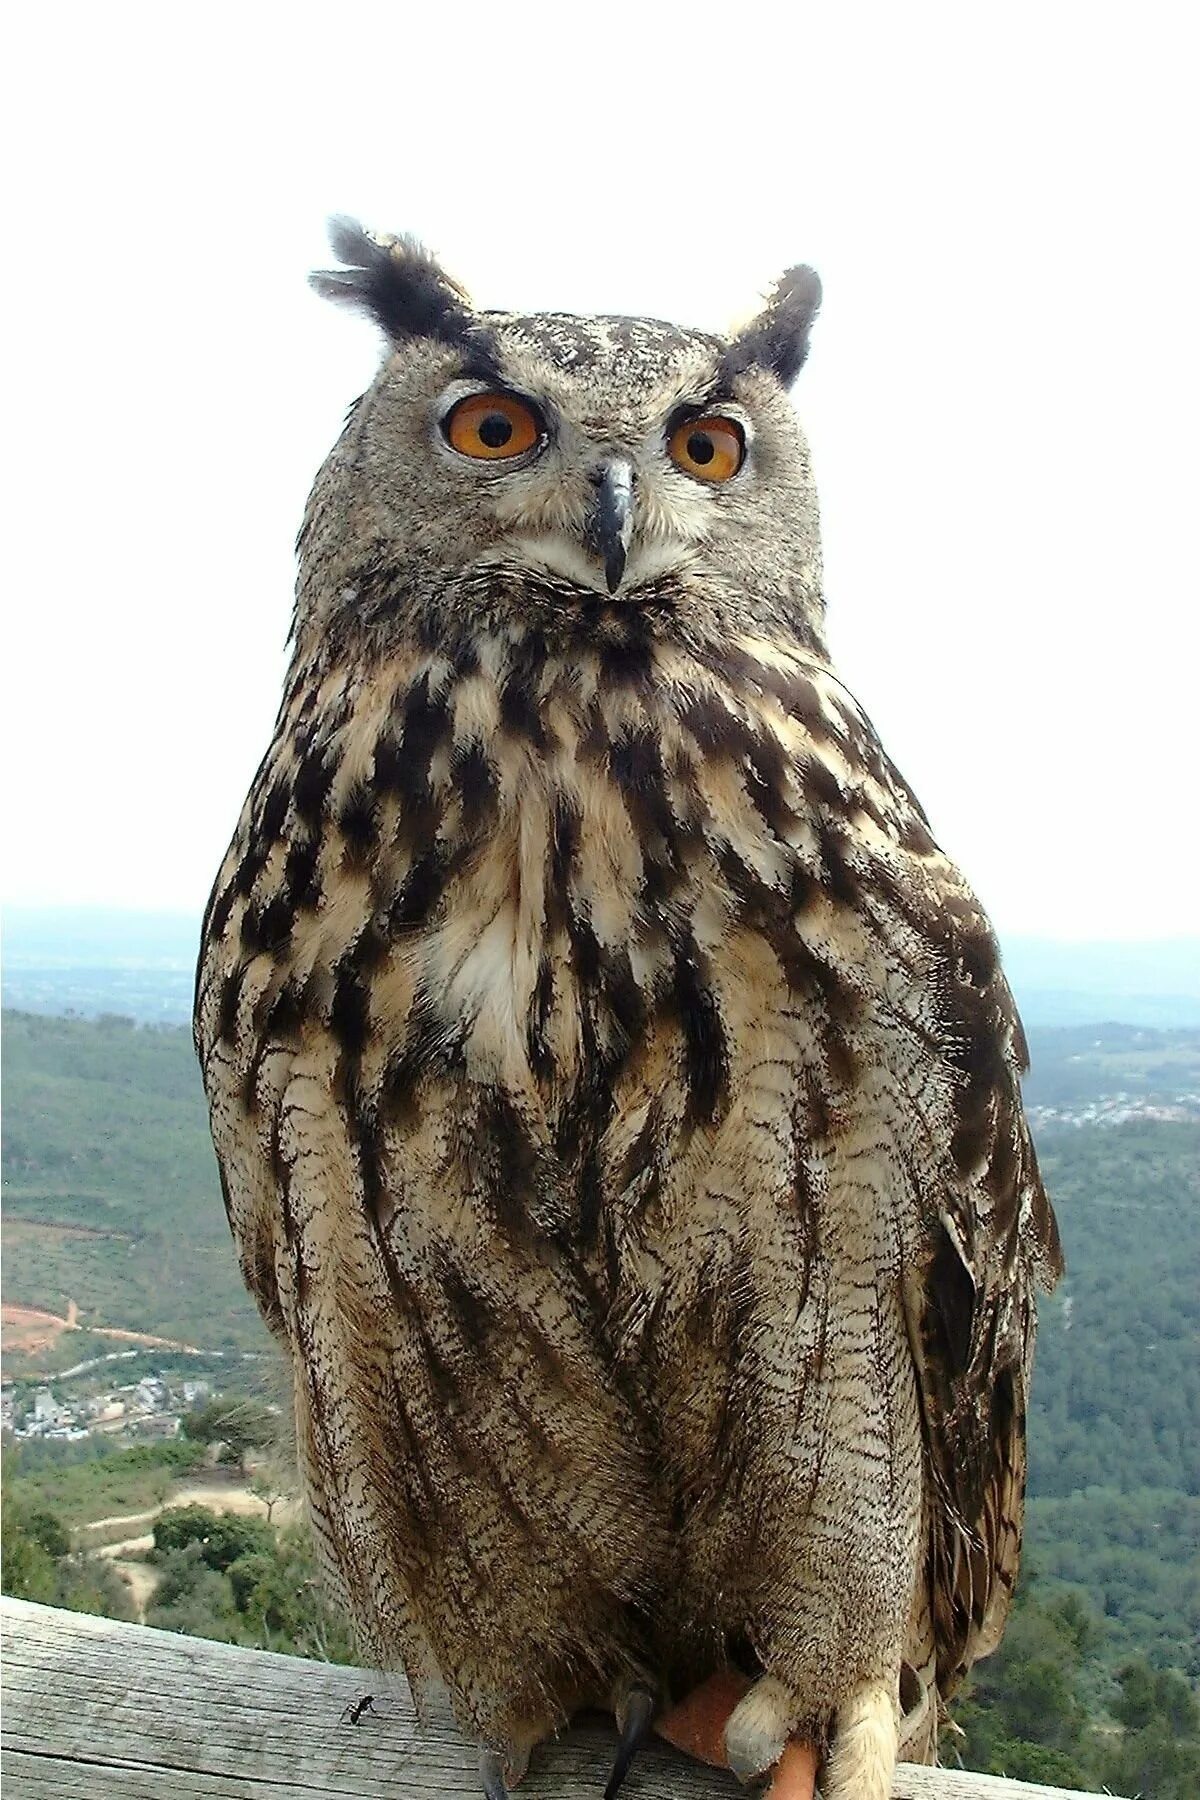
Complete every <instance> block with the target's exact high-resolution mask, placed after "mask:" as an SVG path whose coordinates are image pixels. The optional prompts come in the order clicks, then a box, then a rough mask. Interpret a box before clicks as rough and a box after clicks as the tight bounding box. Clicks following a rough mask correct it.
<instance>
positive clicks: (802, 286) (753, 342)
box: [725, 263, 821, 387]
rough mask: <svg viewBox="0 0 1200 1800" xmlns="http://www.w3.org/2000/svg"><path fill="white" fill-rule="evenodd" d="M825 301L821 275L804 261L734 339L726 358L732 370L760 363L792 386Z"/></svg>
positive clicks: (782, 280)
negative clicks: (819, 310) (822, 300)
mask: <svg viewBox="0 0 1200 1800" xmlns="http://www.w3.org/2000/svg"><path fill="white" fill-rule="evenodd" d="M820 304H821V278H820V276H819V275H818V274H817V272H816V270H815V269H810V268H808V267H807V266H806V265H805V264H803V263H800V264H798V265H797V267H796V268H794V269H788V270H786V271H785V273H784V274H782V275H781V276H780V277H779V280H778V281H777V282H776V283H775V286H774V288H773V289H772V291H771V294H770V297H769V298H768V300H767V304H766V306H765V307H764V308H763V310H762V312H760V313H759V315H758V317H757V318H755V319H752V320H751V321H750V323H749V325H747V326H745V327H744V328H743V329H742V330H741V331H739V333H738V334H737V336H736V337H735V338H734V340H733V342H732V344H731V345H730V347H729V354H728V355H727V357H726V359H725V366H726V368H727V369H728V371H729V372H730V373H736V372H738V371H739V370H741V369H746V368H749V367H750V366H751V365H752V364H755V363H757V364H758V365H759V367H761V368H767V369H770V370H771V371H772V372H773V374H775V375H777V376H778V378H779V380H780V381H781V382H782V383H783V385H784V387H790V386H791V385H792V383H793V381H795V379H796V377H797V375H798V374H799V373H800V371H801V369H802V368H803V367H804V361H805V358H806V357H807V355H808V337H809V333H810V331H811V330H812V323H813V320H814V319H815V318H816V316H817V309H818V307H819V306H820Z"/></svg>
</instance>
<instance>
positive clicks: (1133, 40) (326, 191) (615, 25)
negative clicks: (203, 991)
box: [3, 0, 1200, 937]
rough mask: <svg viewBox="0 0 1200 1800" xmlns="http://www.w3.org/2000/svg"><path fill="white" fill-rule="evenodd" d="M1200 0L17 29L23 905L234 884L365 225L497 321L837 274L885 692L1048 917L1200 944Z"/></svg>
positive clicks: (847, 605)
mask: <svg viewBox="0 0 1200 1800" xmlns="http://www.w3.org/2000/svg"><path fill="white" fill-rule="evenodd" d="M1188 20H1189V9H1187V8H1186V7H1184V6H1182V5H1180V4H1178V3H1174V4H1170V5H1165V4H1153V3H1146V0H1142V4H1139V5H1138V6H1137V7H1133V6H1130V5H1127V6H1123V7H1116V6H1104V5H1099V6H1097V5H1091V4H1086V5H1085V4H1083V0H1079V3H1077V4H1062V3H1058V4H1055V3H1053V0H1040V4H1036V5H1030V4H1025V3H1023V0H1022V3H1020V4H1008V5H1005V6H1003V7H994V6H993V7H987V8H985V7H982V6H965V5H963V4H961V0H959V3H958V4H954V5H921V4H919V3H917V4H911V5H905V6H895V5H882V4H881V5H875V6H867V5H853V4H846V3H843V4H828V5H822V6H813V7H809V6H803V5H800V6H796V5H794V4H790V5H786V6H785V5H783V4H776V5H773V6H770V7H765V6H760V5H754V4H744V3H743V4H739V5H738V6H736V7H733V8H720V9H717V8H713V7H706V6H703V5H700V4H696V5H693V6H690V7H683V6H665V5H658V4H655V0H641V3H640V4H638V5H595V4H593V5H588V6H574V5H571V4H569V3H568V0H558V3H557V4H554V5H542V4H530V3H529V0H506V3H504V4H498V3H497V4H492V5H489V6H480V5H478V4H472V3H471V0H459V3H458V4H456V5H454V6H443V7H431V8H421V9H420V10H419V13H418V10H417V9H415V8H408V7H405V6H404V5H403V4H397V3H396V0H392V4H389V5H386V6H368V5H351V4H341V5H339V6H337V7H333V6H329V5H327V4H326V5H322V6H321V7H319V8H309V7H307V6H305V5H304V4H299V5H290V6H288V7H283V6H278V7H267V6H262V5H257V6H256V5H252V4H248V3H246V0H243V4H240V5H236V6H230V5H226V4H209V5H206V6H204V7H202V8H201V7H193V8H187V9H184V8H182V7H167V6H163V5H162V4H161V3H159V4H155V5H128V4H126V5H122V4H120V3H119V0H109V4H106V5H104V6H102V7H99V6H84V5H82V4H74V5H67V6H60V7H56V8H48V7H46V8H34V7H26V8H23V9H21V13H20V15H19V16H18V15H14V16H13V17H12V19H11V20H10V25H9V32H8V61H9V64H10V75H9V87H10V92H9V94H8V96H7V98H6V101H5V112H6V119H5V123H4V127H3V129H4V131H5V133H6V135H7V136H8V138H9V140H10V141H9V142H8V144H7V147H6V155H5V167H6V169H7V170H8V172H9V174H10V178H11V183H10V185H11V187H12V189H13V190H14V191H13V192H12V195H11V197H10V199H9V200H8V203H7V206H6V214H7V222H8V243H9V249H10V253H11V261H10V269H9V271H8V274H7V278H6V280H5V284H4V293H5V298H6V302H7V312H8V321H9V322H8V325H7V327H6V331H5V345H6V349H7V351H8V353H9V368H8V371H7V374H6V376H5V384H4V393H5V398H6V402H7V404H6V406H5V413H6V416H7V430H6V433H5V437H6V440H7V442H6V446H5V455H6V461H7V462H8V464H9V468H8V473H7V479H6V496H7V498H8V501H9V509H8V522H7V533H6V537H7V546H6V547H7V558H6V560H7V565H8V581H7V583H6V588H7V593H6V599H5V613H6V624H5V658H4V666H5V676H4V732H5V742H4V752H3V754H4V769H5V772H6V776H7V780H6V809H7V822H6V828H5V833H4V838H3V844H4V849H5V851H6V856H5V866H6V874H5V880H4V895H5V898H6V899H7V900H8V901H10V902H25V903H30V902H35V903H41V902H46V903H69V902H70V903H80V902H82V903H87V902H97V903H107V904H118V905H128V906H140V907H146V908H158V907H170V908H187V909H198V908H199V906H200V905H201V904H202V902H203V900H204V897H205V895H206V893H207V890H208V886H209V883H210V881H211V878H212V875H213V873H214V871H215V868H216V865H217V863H218V861H219V859H220V856H221V854H222V852H223V850H224V847H225V844H226V842H227V841H228V838H229V835H230V833H231V831H232V827H233V824H234V821H235V818H236V816H237V812H238V809H239V807H240V804H241V801H242V798H243V795H244V793H245V790H246V787H247V785H248V783H249V780H250V777H251V775H252V774H253V771H254V768H255V766H256V764H257V762H258V760H259V757H260V755H261V753H262V751H263V750H264V749H265V747H266V743H267V739H268V736H269V732H270V728H271V723H272V720H273V716H274V713H275V708H276V705H277V701H278V696H279V684H280V679H281V676H282V671H283V666H284V640H285V637H286V633H287V628H288V620H289V614H290V606H291V586H292V579H293V565H292V542H293V539H294V536H295V532H296V528H297V525H298V523H299V519H300V513H301V509H302V507H303V504H304V499H305V494H306V492H307V488H308V485H309V483H310V481H311V479H312V477H313V475H314V473H315V471H316V468H317V466H318V464H319V462H320V460H321V458H322V457H323V456H324V454H325V452H326V451H327V449H328V448H329V446H330V444H331V443H332V441H333V439H334V438H335V436H336V435H337V432H338V429H339V427H340V423H341V420H342V417H343V415H344V413H345V411H346V408H347V406H348V405H349V403H350V401H351V400H352V399H353V398H354V397H355V396H356V395H357V394H358V393H359V392H360V391H361V389H362V388H363V387H364V386H365V384H366V382H367V381H368V380H369V378H370V376H371V373H372V370H373V369H374V367H375V364H376V360H377V357H378V354H379V347H378V342H377V339H376V337H375V334H374V332H373V331H372V329H371V327H370V326H369V325H367V324H366V323H364V322H360V321H357V320H355V319H353V318H352V317H350V316H348V315H346V314H344V313H342V312H341V311H339V310H335V309H333V308H331V307H329V306H328V305H326V304H324V303H322V302H321V301H320V300H318V299H317V298H316V297H315V296H314V295H312V294H311V293H310V292H309V291H308V289H307V287H306V282H305V277H306V274H307V271H308V270H309V269H310V268H312V267H314V266H320V265H321V264H323V263H325V262H326V261H327V253H326V249H325V240H324V220H325V218H326V217H327V215H328V214H330V213H332V212H348V213H351V214H354V215H357V216H358V217H360V218H362V219H363V220H364V222H366V223H367V224H368V225H370V226H373V227H375V228H377V229H381V230H389V229H390V230H411V231H415V232H417V233H418V234H419V235H420V236H422V237H423V238H424V239H425V240H426V241H427V242H428V243H430V244H431V245H432V246H433V247H434V248H435V249H436V250H437V251H438V252H439V253H440V254H441V256H442V258H443V260H444V262H445V263H446V265H447V267H448V268H449V269H450V270H451V271H452V273H454V274H455V275H456V276H458V277H459V278H460V279H461V280H463V281H465V283H466V284H467V285H468V287H470V289H471V290H472V292H473V293H474V295H475V297H476V299H477V300H478V301H479V302H480V304H482V305H485V306H501V307H509V306H518V307H528V308H539V307H544V308H567V309H571V310H574V311H590V310H601V311H614V312H635V313H636V312H644V313H650V314H655V315H658V316H668V317H676V318H678V319H680V320H682V321H684V322H686V323H690V324H696V325H701V326H707V327H714V328H722V327H724V326H725V325H726V324H727V323H729V322H730V320H732V319H733V318H735V317H739V316H745V315H746V314H747V313H748V312H750V311H751V310H752V309H753V307H754V305H755V302H756V298H757V297H758V296H759V295H760V294H761V293H762V292H763V290H764V289H765V288H766V287H767V286H768V285H769V284H770V282H771V280H772V279H773V277H774V276H775V275H776V274H778V272H779V271H780V270H781V269H783V268H784V267H785V266H786V265H788V264H790V263H794V262H798V261H807V262H811V263H813V264H815V265H816V267H817V268H818V269H819V270H820V272H821V275H822V278H823V280H824V284H825V305H824V310H823V312H822V315H821V318H820V320H819V322H818V325H817V327H816V330H815V333H814V339H813V349H812V353H811V357H810V361H809V364H808V367H807V368H806V369H805V371H804V372H803V374H802V375H801V377H800V380H799V382H798V384H797V388H796V404H797V406H798V408H799V410H800V414H801V417H802V419H803V421H804V424H805V428H806V430H807V432H808V435H809V438H810V441H811V443H812V446H813V453H814V459H815V463H816V468H817V476H818V482H819V486H820V491H821V498H822V506H823V516H824V536H825V560H826V577H827V592H828V603H829V617H830V637H831V642H832V646H833V650H834V655H835V658H836V660H837V663H838V667H839V670H840V673H841V674H842V676H843V678H844V679H845V680H846V681H847V682H848V683H849V685H850V686H851V687H852V688H853V689H854V691H855V692H856V693H857V695H858V697H859V699H860V700H861V701H862V703H863V704H864V705H865V706H866V708H867V710H868V711H869V712H870V713H871V715H872V717H873V718H874V720H875V722H876V724H877V726H878V727H879V729H880V731H881V733H882V735H883V738H884V741H885V743H886V745H887V747H888V749H889V751H890V752H891V754H892V755H893V756H894V757H895V759H896V760H897V762H898V763H899V765H900V767H901V769H902V770H903V771H904V773H905V775H906V776H907V777H908V779H909V780H910V782H911V783H912V784H913V786H914V787H915V788H916V790H917V792H918V794H919V795H920V796H921V798H922V800H923V801H924V803H925V805H926V808H927V810H928V811H929V813H930V815H931V817H932V820H933V825H934V829H935V832H936V833H937V835H938V837H939V838H940V840H941V841H942V843H943V844H944V846H945V847H946V849H947V850H948V851H949V852H950V853H951V854H952V855H953V856H955V857H956V858H957V859H958V860H959V861H960V862H961V864H962V865H963V867H964V868H965V870H966V871H967V874H968V876H969V878H970V879H971V881H972V883H973V884H974V886H975V887H976V889H977V891H978V892H979V893H980V895H981V897H982V898H983V900H984V902H985V904H986V905H987V906H988V907H989V909H990V910H991V912H992V915H993V917H994V919H995V921H996V923H997V925H998V926H999V928H1000V930H1001V932H1002V933H1005V932H1010V933H1012V932H1035V933H1041V934H1046V935H1054V936H1063V937H1104V936H1113V937H1155V936H1168V935H1178V934H1180V933H1193V932H1195V931H1196V930H1197V926H1198V917H1200V908H1198V906H1197V901H1196V897H1195V896H1196V893H1197V890H1198V887H1200V879H1198V878H1200V856H1198V852H1197V838H1198V837H1200V832H1198V831H1197V827H1196V824H1195V818H1196V815H1197V812H1198V811H1200V808H1198V807H1197V802H1196V794H1195V787H1196V776H1197V759H1196V756H1195V753H1194V748H1193V746H1194V741H1195V733H1196V729H1197V713H1198V711H1200V689H1198V687H1197V670H1198V664H1200V631H1198V627H1197V605H1198V601H1200V582H1198V581H1197V560H1198V558H1197V539H1198V535H1200V523H1198V517H1197V510H1198V509H1197V493H1198V491H1200V454H1198V444H1200V425H1198V420H1200V356H1198V350H1197V342H1198V336H1200V318H1198V315H1200V293H1198V283H1197V273H1198V257H1197V251H1196V231H1195V212H1194V205H1195V177H1196V169H1197V157H1198V151H1200V144H1198V142H1197V137H1196V130H1195V125H1194V118H1195V112H1196V107H1195V87H1194V81H1195V58H1194V55H1193V53H1192V49H1193V47H1192V46H1191V45H1190V44H1189V43H1188V42H1186V41H1185V35H1184V34H1185V32H1187V31H1188V30H1189V29H1190V27H1189V24H1188Z"/></svg>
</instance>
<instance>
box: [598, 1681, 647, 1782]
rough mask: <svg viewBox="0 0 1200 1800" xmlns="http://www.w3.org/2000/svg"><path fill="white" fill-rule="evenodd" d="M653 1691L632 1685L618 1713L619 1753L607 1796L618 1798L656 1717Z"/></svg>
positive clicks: (613, 1767)
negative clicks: (618, 1793) (619, 1791)
mask: <svg viewBox="0 0 1200 1800" xmlns="http://www.w3.org/2000/svg"><path fill="white" fill-rule="evenodd" d="M654 1707H655V1699H654V1695H653V1694H652V1693H650V1692H649V1690H648V1689H646V1688H640V1687H635V1688H630V1690H629V1693H628V1695H627V1696H626V1698H625V1702H624V1704H623V1706H622V1707H621V1709H620V1711H619V1713H618V1715H617V1724H618V1726H619V1729H620V1735H619V1737H618V1739H617V1754H616V1755H615V1756H614V1757H613V1764H612V1768H611V1769H610V1770H609V1775H608V1780H607V1782H606V1783H605V1786H604V1800H616V1794H617V1791H618V1789H619V1788H620V1786H621V1784H622V1782H623V1781H624V1780H625V1777H626V1776H627V1775H628V1773H629V1766H630V1764H631V1763H632V1761H633V1759H634V1757H635V1756H636V1755H637V1753H638V1751H639V1750H640V1749H641V1747H642V1744H643V1742H644V1741H645V1737H646V1733H647V1732H648V1731H649V1729H650V1721H651V1720H652V1719H653V1717H654Z"/></svg>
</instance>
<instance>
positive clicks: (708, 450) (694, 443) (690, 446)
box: [687, 431, 717, 465]
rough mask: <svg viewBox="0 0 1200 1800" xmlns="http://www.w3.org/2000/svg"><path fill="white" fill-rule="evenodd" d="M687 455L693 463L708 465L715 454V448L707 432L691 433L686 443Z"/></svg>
mask: <svg viewBox="0 0 1200 1800" xmlns="http://www.w3.org/2000/svg"><path fill="white" fill-rule="evenodd" d="M687 453H688V455H689V456H690V458H691V459H692V461H693V462H694V463H700V464H701V465H703V464H704V463H710V462H711V461H712V459H713V457H714V456H715V455H716V454H717V446H716V445H715V444H714V443H713V441H712V439H711V438H710V437H709V435H708V433H707V431H693V433H692V435H691V437H690V438H689V439H688V441H687Z"/></svg>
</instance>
